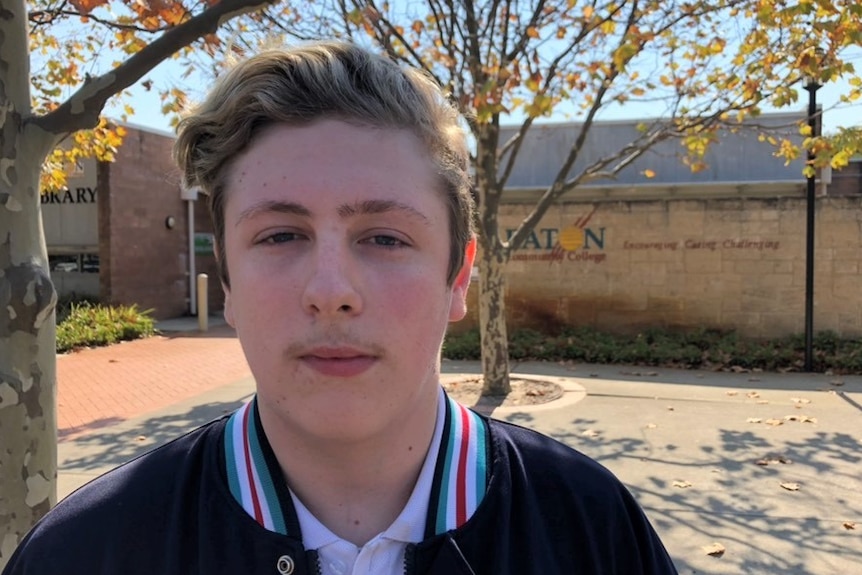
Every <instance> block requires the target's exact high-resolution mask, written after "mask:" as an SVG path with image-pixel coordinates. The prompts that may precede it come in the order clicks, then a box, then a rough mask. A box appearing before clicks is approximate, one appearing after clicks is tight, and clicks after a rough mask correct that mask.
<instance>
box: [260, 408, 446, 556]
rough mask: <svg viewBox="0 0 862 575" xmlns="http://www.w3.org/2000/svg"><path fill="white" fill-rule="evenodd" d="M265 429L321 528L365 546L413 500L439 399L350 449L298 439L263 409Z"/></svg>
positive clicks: (295, 489) (292, 484) (289, 479)
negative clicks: (412, 494) (411, 497)
mask: <svg viewBox="0 0 862 575" xmlns="http://www.w3.org/2000/svg"><path fill="white" fill-rule="evenodd" d="M260 412H261V423H262V424H263V427H264V430H265V431H266V435H267V439H268V441H269V443H270V445H271V446H272V449H273V452H274V453H275V456H276V459H278V462H279V465H280V466H281V469H282V472H283V473H284V474H285V477H286V479H287V483H288V485H289V486H290V488H291V490H293V492H294V493H295V494H296V496H297V497H298V498H299V499H300V501H302V503H303V504H304V505H305V506H306V507H307V508H308V510H309V511H310V512H311V513H312V515H314V516H315V517H316V518H317V519H318V520H319V521H320V522H321V523H322V524H323V525H325V526H326V527H327V528H328V529H329V530H330V531H332V532H333V533H334V534H335V535H337V536H339V537H341V538H342V539H344V540H346V541H350V542H351V543H353V544H355V545H357V546H362V545H364V544H365V543H366V542H368V541H369V540H371V539H372V538H374V537H375V536H376V535H377V534H379V533H381V532H383V531H385V530H386V529H387V528H388V527H389V526H390V525H391V524H392V522H393V521H395V519H396V518H397V517H398V515H399V514H400V513H401V511H402V509H403V508H404V506H405V505H406V503H407V501H408V500H409V499H410V495H411V493H412V492H413V488H414V486H415V484H416V480H417V479H418V477H419V473H420V471H421V469H422V465H423V463H424V462H425V456H426V454H427V453H428V448H429V446H430V444H431V439H432V436H433V434H434V426H435V423H436V419H437V396H436V395H435V396H434V398H433V401H425V402H423V406H422V409H420V410H417V411H415V412H413V413H409V414H404V417H403V418H402V419H401V420H400V421H397V422H392V424H391V425H390V426H389V429H387V431H386V432H385V433H381V434H379V435H378V436H376V437H374V438H369V439H365V440H363V441H355V442H351V443H350V444H345V443H343V442H326V441H318V440H314V439H308V438H302V437H295V436H293V435H291V434H288V433H285V432H284V426H282V425H279V421H278V420H277V418H269V417H267V416H268V415H269V413H267V411H266V410H265V409H261V410H260Z"/></svg>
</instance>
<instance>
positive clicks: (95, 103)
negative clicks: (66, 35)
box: [29, 0, 274, 134]
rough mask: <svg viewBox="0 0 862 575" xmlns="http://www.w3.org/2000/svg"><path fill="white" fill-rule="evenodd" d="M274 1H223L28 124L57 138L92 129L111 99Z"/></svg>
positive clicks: (85, 82) (89, 80) (154, 42)
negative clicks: (236, 19)
mask: <svg viewBox="0 0 862 575" xmlns="http://www.w3.org/2000/svg"><path fill="white" fill-rule="evenodd" d="M273 1H274V0H222V1H221V2H219V3H218V4H215V5H214V6H212V7H211V8H207V9H206V10H205V11H203V12H201V13H200V14H198V15H197V16H194V17H192V18H191V19H189V20H187V21H185V22H183V23H182V24H180V25H178V26H176V27H174V28H171V29H170V30H168V31H167V32H165V33H163V34H162V35H161V36H160V37H159V38H157V39H156V40H155V41H153V42H152V43H150V44H148V45H147V46H146V47H144V48H143V49H142V50H141V51H140V52H138V53H137V54H135V55H134V56H132V57H130V58H129V59H128V60H126V61H125V62H124V63H122V64H120V65H119V66H118V67H117V68H115V69H113V70H112V71H110V72H107V73H105V74H102V75H101V76H97V77H95V78H90V77H88V78H87V79H86V80H85V81H84V85H83V86H81V88H80V89H78V91H77V92H75V93H74V94H72V96H71V97H70V98H69V99H68V100H66V101H65V102H64V103H63V104H61V105H60V107H58V108H57V109H55V110H54V111H52V112H50V113H48V114H45V115H44V116H38V117H33V118H31V119H30V120H29V122H32V123H33V124H35V125H37V126H39V127H41V128H42V129H43V130H46V131H48V132H51V133H54V134H62V133H71V132H75V131H78V130H83V129H87V128H92V127H94V126H96V124H97V123H98V121H99V115H100V114H101V112H102V110H103V109H104V107H105V104H106V103H107V101H108V99H109V98H111V96H114V95H115V94H117V93H119V92H121V91H122V90H125V89H126V88H128V87H129V86H131V85H132V84H134V83H135V82H137V81H138V80H140V79H141V78H142V77H143V76H144V75H146V74H147V73H148V72H150V71H151V70H152V69H153V68H155V67H156V66H158V65H159V64H160V63H161V62H162V61H164V60H165V59H167V58H168V57H170V56H171V55H172V54H174V53H175V52H177V51H178V50H180V49H182V48H184V47H185V46H188V45H189V44H191V43H192V42H194V41H195V40H197V39H199V38H202V37H203V36H206V35H207V34H212V33H215V32H216V31H217V30H218V28H219V26H220V25H221V24H223V23H224V22H226V21H227V20H230V19H232V18H234V17H236V16H241V15H242V14H247V13H249V12H253V11H255V10H258V9H260V8H263V7H264V6H266V5H268V4H270V3H271V2H273Z"/></svg>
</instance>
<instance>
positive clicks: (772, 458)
mask: <svg viewBox="0 0 862 575" xmlns="http://www.w3.org/2000/svg"><path fill="white" fill-rule="evenodd" d="M755 463H757V464H758V465H763V466H767V465H775V464H776V463H792V462H791V461H790V460H789V459H787V458H786V457H784V456H783V455H767V456H766V457H764V458H763V459H758V460H757V461H755Z"/></svg>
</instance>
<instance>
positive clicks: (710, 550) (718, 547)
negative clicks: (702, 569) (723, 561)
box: [701, 543, 725, 557]
mask: <svg viewBox="0 0 862 575" xmlns="http://www.w3.org/2000/svg"><path fill="white" fill-rule="evenodd" d="M701 549H703V552H704V553H706V554H707V555H711V556H713V557H721V556H722V555H724V552H725V548H724V545H722V544H721V543H712V544H711V545H704V546H703V547H701Z"/></svg>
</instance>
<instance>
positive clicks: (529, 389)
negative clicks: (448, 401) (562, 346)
mask: <svg viewBox="0 0 862 575" xmlns="http://www.w3.org/2000/svg"><path fill="white" fill-rule="evenodd" d="M482 380H483V378H482V377H481V376H475V377H468V378H464V379H460V380H458V381H450V382H444V383H443V388H444V389H445V390H446V393H448V394H449V397H451V398H452V399H454V400H455V401H457V402H458V403H460V404H461V405H466V406H467V407H472V408H474V409H476V410H477V411H481V412H486V411H491V410H493V409H495V408H497V407H526V406H530V405H541V404H543V403H548V402H550V401H554V400H555V399H559V398H560V397H562V396H563V388H562V387H560V385H559V384H557V383H554V382H552V381H547V380H540V379H521V378H517V377H512V378H511V379H510V380H509V383H510V384H511V386H512V391H511V392H510V393H509V394H508V395H505V396H484V397H483V396H482Z"/></svg>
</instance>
